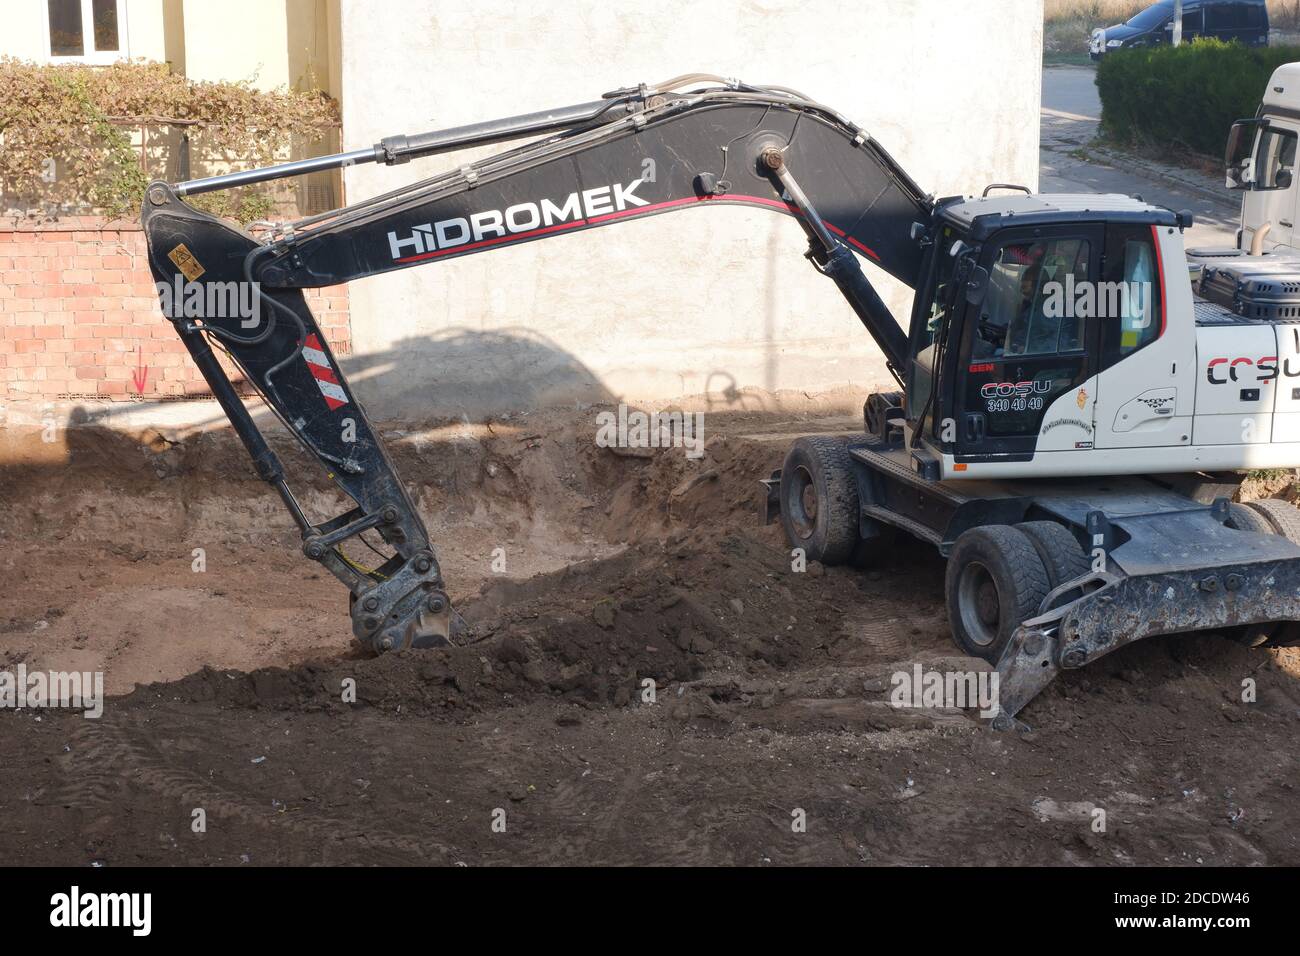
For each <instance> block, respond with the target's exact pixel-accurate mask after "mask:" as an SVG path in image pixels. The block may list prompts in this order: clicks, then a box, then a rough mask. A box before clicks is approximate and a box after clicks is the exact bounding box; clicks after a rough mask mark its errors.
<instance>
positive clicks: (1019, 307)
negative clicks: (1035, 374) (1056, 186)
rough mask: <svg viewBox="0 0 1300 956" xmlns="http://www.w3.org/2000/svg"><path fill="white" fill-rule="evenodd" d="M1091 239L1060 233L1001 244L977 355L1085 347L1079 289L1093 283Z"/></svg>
mask: <svg viewBox="0 0 1300 956" xmlns="http://www.w3.org/2000/svg"><path fill="white" fill-rule="evenodd" d="M1091 255H1092V248H1091V244H1090V243H1089V242H1088V240H1086V239H1082V238H1078V237H1074V238H1069V237H1067V238H1059V239H1043V240H1039V241H1036V242H1023V243H1013V244H1010V245H1006V246H1003V247H1002V248H1001V249H999V250H998V252H997V255H996V257H995V258H994V261H993V266H992V268H991V269H990V270H989V283H988V292H987V294H986V295H985V297H984V301H983V303H982V305H981V306H980V311H979V320H978V323H977V325H976V336H975V341H974V342H973V344H972V348H971V358H972V359H1002V358H1019V357H1031V356H1036V355H1057V354H1060V353H1062V352H1076V351H1080V350H1081V349H1082V348H1083V318H1084V316H1083V314H1082V313H1081V312H1080V310H1079V309H1078V308H1076V298H1077V293H1078V292H1080V291H1082V290H1083V289H1084V288H1085V287H1086V286H1087V285H1088V268H1089V259H1090V257H1091Z"/></svg>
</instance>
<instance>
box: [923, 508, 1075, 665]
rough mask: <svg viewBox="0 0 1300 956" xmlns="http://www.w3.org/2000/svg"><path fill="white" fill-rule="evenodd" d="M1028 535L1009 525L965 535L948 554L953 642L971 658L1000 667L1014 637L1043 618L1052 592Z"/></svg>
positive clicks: (973, 529)
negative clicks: (1027, 623) (1025, 624)
mask: <svg viewBox="0 0 1300 956" xmlns="http://www.w3.org/2000/svg"><path fill="white" fill-rule="evenodd" d="M1048 580H1049V578H1048V571H1047V568H1046V567H1045V566H1044V564H1043V560H1042V558H1040V557H1039V556H1038V550H1037V549H1036V548H1035V547H1034V543H1033V541H1032V540H1031V539H1030V537H1029V535H1028V534H1026V533H1025V532H1024V531H1021V530H1020V529H1019V528H1013V527H1011V526H1009V525H986V526H984V527H982V528H971V529H970V530H969V531H964V532H962V535H961V537H959V538H958V539H957V543H956V544H955V545H953V549H952V554H950V555H949V556H948V571H947V574H946V576H945V592H946V594H947V598H948V624H949V626H950V627H951V628H952V636H953V639H954V640H955V641H956V642H957V646H958V647H960V648H961V649H962V650H963V651H965V652H966V653H967V654H969V655H971V656H972V657H979V658H982V659H983V660H986V661H988V662H989V663H991V664H996V663H997V662H998V660H999V658H1001V656H1002V652H1003V650H1005V649H1006V646H1007V642H1008V641H1010V640H1011V635H1012V634H1013V633H1014V632H1015V630H1016V628H1017V627H1019V626H1020V625H1021V624H1022V623H1023V622H1024V621H1026V620H1027V619H1029V618H1031V617H1035V616H1036V615H1037V614H1038V608H1039V605H1041V604H1042V603H1043V598H1045V597H1046V596H1047V592H1048V591H1049V590H1051V588H1050V587H1049V584H1048Z"/></svg>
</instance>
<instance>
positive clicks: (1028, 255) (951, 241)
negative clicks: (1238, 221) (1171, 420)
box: [904, 196, 1177, 477]
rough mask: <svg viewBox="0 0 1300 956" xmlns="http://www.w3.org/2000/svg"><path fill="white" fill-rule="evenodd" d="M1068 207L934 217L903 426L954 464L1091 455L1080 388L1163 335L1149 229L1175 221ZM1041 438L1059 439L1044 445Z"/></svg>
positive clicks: (966, 204) (1085, 389) (983, 206)
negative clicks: (1040, 454) (1047, 451)
mask: <svg viewBox="0 0 1300 956" xmlns="http://www.w3.org/2000/svg"><path fill="white" fill-rule="evenodd" d="M1079 198H1081V197H1067V196H1050V197H1035V196H1026V197H1013V198H1006V197H1000V198H997V199H979V200H957V201H949V202H947V203H941V204H940V206H939V207H938V209H937V211H936V217H935V226H934V227H933V230H932V233H933V235H932V238H931V239H930V243H929V246H928V249H927V256H926V259H925V263H924V265H923V267H922V281H921V282H919V283H918V290H917V295H916V299H915V301H914V306H913V316H912V324H911V334H910V336H909V356H910V359H909V363H908V368H907V370H906V375H905V386H906V395H907V400H906V405H905V414H904V418H905V422H906V426H907V428H908V429H909V430H910V432H911V434H912V436H913V437H914V438H917V439H920V441H921V442H922V443H923V444H925V445H928V446H930V448H932V449H934V450H935V451H937V452H939V453H940V454H943V455H950V456H952V458H953V459H954V461H955V463H956V464H958V465H961V464H965V465H969V464H971V463H974V462H1014V461H1028V460H1029V459H1031V458H1032V457H1033V455H1034V454H1035V452H1036V451H1040V450H1043V449H1044V448H1045V447H1050V448H1051V450H1054V451H1056V450H1078V451H1083V450H1091V449H1093V448H1094V446H1095V441H1096V438H1095V435H1096V422H1095V421H1094V418H1095V397H1096V396H1095V395H1094V394H1090V389H1089V382H1090V380H1092V379H1094V378H1095V376H1097V375H1098V374H1099V373H1100V372H1102V371H1103V370H1104V369H1106V368H1108V367H1111V366H1113V365H1115V364H1116V363H1118V362H1119V361H1120V360H1121V359H1123V358H1127V357H1128V356H1130V355H1132V354H1134V353H1135V352H1137V351H1138V350H1139V349H1141V348H1143V347H1145V346H1146V345H1148V344H1150V343H1151V342H1154V341H1155V340H1156V339H1157V338H1158V337H1159V336H1160V334H1161V333H1162V331H1163V324H1162V322H1161V320H1160V315H1161V307H1162V306H1161V303H1162V283H1163V274H1162V271H1161V268H1160V251H1159V243H1158V239H1157V236H1156V233H1155V229H1156V228H1157V227H1158V226H1161V225H1166V226H1167V225H1173V224H1175V223H1176V219H1177V217H1175V215H1174V214H1173V213H1170V212H1168V211H1167V210H1162V209H1159V208H1157V207H1154V206H1146V205H1145V204H1142V203H1140V202H1139V201H1137V200H1126V201H1125V203H1123V204H1119V203H1116V204H1114V205H1115V206H1116V207H1117V208H1113V209H1107V208H1101V209H1098V208H1096V207H1097V206H1099V205H1103V204H1099V203H1098V202H1097V199H1098V197H1095V196H1091V197H1087V199H1088V200H1090V206H1091V207H1092V208H1076V207H1079V206H1080V205H1081V203H1080V202H1079V201H1078V199H1079ZM1112 286H1113V291H1114V294H1113V295H1112V294H1110V291H1111V288H1112ZM1103 293H1104V294H1103ZM1091 391H1092V392H1095V391H1096V389H1095V387H1093V388H1092V389H1091ZM1052 432H1061V434H1058V435H1055V436H1051V438H1050V440H1049V441H1047V442H1046V443H1045V442H1044V439H1046V438H1048V436H1049V435H1051V433H1052ZM1062 435H1065V436H1066V437H1069V439H1070V440H1069V442H1068V443H1066V444H1064V445H1062V444H1061V442H1060V438H1061V437H1062ZM958 470H965V469H958ZM932 477H940V473H938V472H936V473H935V474H934V475H932ZM944 477H947V476H946V475H945V476H944Z"/></svg>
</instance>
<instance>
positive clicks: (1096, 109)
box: [1039, 66, 1239, 246]
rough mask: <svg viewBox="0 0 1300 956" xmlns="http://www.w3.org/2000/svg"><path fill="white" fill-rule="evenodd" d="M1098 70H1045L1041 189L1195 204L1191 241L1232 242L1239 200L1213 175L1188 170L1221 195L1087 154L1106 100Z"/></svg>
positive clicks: (1182, 205) (1175, 205)
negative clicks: (1098, 84)
mask: <svg viewBox="0 0 1300 956" xmlns="http://www.w3.org/2000/svg"><path fill="white" fill-rule="evenodd" d="M1094 76H1095V73H1094V71H1093V70H1091V69H1089V68H1087V67H1072V66H1066V67H1048V68H1046V69H1044V70H1043V106H1042V125H1041V131H1042V148H1041V153H1040V155H1041V161H1040V167H1039V189H1040V190H1041V191H1042V192H1044V193H1053V192H1099V193H1124V194H1125V195H1130V196H1132V195H1139V196H1141V197H1142V198H1143V199H1145V200H1146V201H1147V202H1152V203H1155V204H1157V205H1160V206H1167V207H1168V208H1170V209H1178V210H1182V209H1190V210H1191V211H1192V212H1193V213H1194V214H1195V217H1196V225H1195V226H1194V227H1193V228H1192V230H1191V232H1190V235H1189V236H1188V238H1187V244H1188V245H1189V246H1217V245H1232V244H1233V243H1234V241H1235V235H1236V231H1237V225H1238V219H1239V211H1238V209H1239V207H1238V202H1237V200H1236V199H1235V197H1233V195H1232V194H1231V193H1229V192H1228V191H1227V190H1226V189H1222V187H1221V186H1220V185H1219V183H1218V182H1217V181H1216V180H1215V179H1214V177H1210V176H1199V177H1198V176H1197V174H1195V173H1187V174H1186V175H1188V176H1189V177H1191V178H1195V179H1197V180H1198V181H1199V182H1202V183H1203V184H1204V187H1205V188H1208V189H1213V190H1216V191H1221V193H1222V199H1220V200H1218V201H1215V200H1212V199H1209V198H1207V197H1206V196H1204V195H1202V194H1200V193H1199V192H1195V191H1192V190H1188V189H1184V188H1180V187H1179V186H1176V185H1173V184H1171V183H1169V182H1167V181H1165V180H1163V179H1160V178H1158V177H1157V176H1154V175H1144V174H1143V173H1142V172H1140V171H1137V170H1134V169H1132V168H1128V167H1126V168H1119V167H1116V166H1111V165H1107V164H1106V163H1105V162H1104V161H1102V160H1099V159H1098V158H1096V157H1095V156H1090V155H1088V154H1089V152H1090V151H1089V149H1088V145H1089V143H1091V141H1092V140H1093V138H1094V137H1095V136H1096V133H1097V124H1098V123H1099V122H1100V120H1101V101H1100V99H1099V98H1098V96H1097V87H1096V85H1095V84H1094V82H1093V77H1094ZM1223 135H1224V137H1225V138H1226V137H1227V135H1228V131H1227V130H1224V131H1223Z"/></svg>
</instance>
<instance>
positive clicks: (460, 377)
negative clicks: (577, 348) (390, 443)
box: [339, 328, 616, 421]
mask: <svg viewBox="0 0 1300 956" xmlns="http://www.w3.org/2000/svg"><path fill="white" fill-rule="evenodd" d="M339 361H340V364H341V365H342V366H343V372H344V374H345V375H346V376H347V379H348V382H349V383H350V384H351V386H352V391H353V393H355V395H356V397H357V398H358V400H359V401H360V402H361V404H362V405H363V406H364V407H365V409H366V413H367V414H368V415H370V416H371V417H372V418H374V419H377V420H391V419H402V420H404V421H426V420H428V419H431V418H452V417H454V418H464V417H468V418H470V419H471V420H477V419H481V418H485V417H489V416H493V415H500V414H502V413H504V412H514V411H522V410H528V409H533V408H539V407H546V406H555V405H572V404H574V403H575V402H583V403H587V404H599V403H604V402H610V401H614V400H616V399H615V397H614V395H613V394H612V393H611V392H610V391H609V390H608V389H606V388H605V386H604V385H603V384H601V381H600V379H599V377H598V376H597V375H596V374H595V373H594V372H593V371H592V370H591V369H589V368H587V366H585V365H584V364H583V363H582V362H580V361H579V360H578V359H577V358H575V357H574V356H573V355H570V354H569V353H568V352H566V351H564V350H563V349H561V348H559V347H558V346H557V345H555V344H554V343H553V342H551V341H550V340H549V339H547V338H546V337H545V336H543V335H540V334H538V333H536V332H534V331H532V330H530V329H524V328H517V329H505V330H500V331H490V332H483V331H478V330H475V329H466V328H455V329H446V330H444V331H442V332H439V333H437V334H435V335H430V336H413V337H411V338H406V339H402V340H400V341H398V342H397V343H395V344H394V345H393V347H392V348H390V349H389V350H387V351H385V352H378V353H373V354H367V355H353V356H348V357H346V358H342V359H340V360H339Z"/></svg>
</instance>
